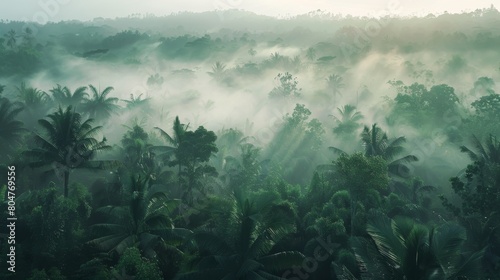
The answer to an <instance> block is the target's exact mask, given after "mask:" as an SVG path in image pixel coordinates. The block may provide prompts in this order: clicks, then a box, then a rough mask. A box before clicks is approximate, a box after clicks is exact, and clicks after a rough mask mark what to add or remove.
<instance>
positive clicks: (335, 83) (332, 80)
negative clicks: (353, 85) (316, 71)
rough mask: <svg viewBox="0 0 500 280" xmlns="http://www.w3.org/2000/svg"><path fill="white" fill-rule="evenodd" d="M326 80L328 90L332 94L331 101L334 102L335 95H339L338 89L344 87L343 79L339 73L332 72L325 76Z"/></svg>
mask: <svg viewBox="0 0 500 280" xmlns="http://www.w3.org/2000/svg"><path fill="white" fill-rule="evenodd" d="M326 82H327V85H328V87H329V88H330V90H331V91H332V95H333V103H334V104H335V101H336V99H337V96H339V95H341V94H340V90H341V89H343V88H344V86H345V85H344V82H343V79H342V77H341V76H340V75H337V74H332V75H330V76H328V78H326Z"/></svg>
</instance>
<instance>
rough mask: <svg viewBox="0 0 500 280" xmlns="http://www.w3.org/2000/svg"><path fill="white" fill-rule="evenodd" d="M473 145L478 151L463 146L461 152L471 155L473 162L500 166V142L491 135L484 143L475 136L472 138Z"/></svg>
mask: <svg viewBox="0 0 500 280" xmlns="http://www.w3.org/2000/svg"><path fill="white" fill-rule="evenodd" d="M472 144H473V145H474V148H475V149H476V151H473V150H471V149H469V148H467V147H466V146H461V147H460V150H461V151H462V152H464V153H467V155H469V157H470V159H471V160H472V161H475V162H476V161H477V162H480V163H483V164H500V141H499V140H497V138H496V137H495V136H493V135H491V134H490V136H489V137H488V138H487V139H486V141H485V142H484V145H483V144H482V143H481V141H480V140H479V139H478V138H477V137H476V136H475V135H473V136H472Z"/></svg>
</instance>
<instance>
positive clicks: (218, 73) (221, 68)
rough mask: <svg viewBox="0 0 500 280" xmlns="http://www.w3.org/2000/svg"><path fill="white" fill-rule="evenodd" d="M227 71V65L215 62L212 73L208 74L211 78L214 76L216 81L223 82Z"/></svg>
mask: <svg viewBox="0 0 500 280" xmlns="http://www.w3.org/2000/svg"><path fill="white" fill-rule="evenodd" d="M225 71H226V65H225V64H224V63H222V62H220V61H217V62H215V64H214V65H213V66H212V72H208V74H209V75H210V76H212V77H213V78H214V79H215V80H217V81H221V80H222V78H223V77H224V74H225Z"/></svg>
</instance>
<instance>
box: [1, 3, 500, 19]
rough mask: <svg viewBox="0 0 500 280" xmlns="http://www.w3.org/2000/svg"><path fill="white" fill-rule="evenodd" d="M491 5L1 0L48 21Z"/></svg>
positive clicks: (7, 12)
mask: <svg viewBox="0 0 500 280" xmlns="http://www.w3.org/2000/svg"><path fill="white" fill-rule="evenodd" d="M491 5H494V6H495V7H496V8H500V0H474V1H472V0H467V1H464V0H419V1H416V0H350V1H343V0H342V1H341V0H196V1H194V0H85V1H83V0H17V1H14V0H0V19H4V20H30V21H36V22H39V23H43V22H45V21H47V20H49V21H60V20H70V19H78V20H91V19H93V18H96V17H105V18H115V17H125V16H128V15H131V14H134V13H141V14H155V15H157V16H162V15H168V14H170V13H172V12H178V11H194V12H201V11H210V10H216V9H218V10H223V9H243V10H248V11H252V12H255V13H258V14H264V15H272V16H281V17H283V16H289V15H296V14H303V13H307V12H310V11H314V10H318V9H321V10H324V11H327V12H333V13H335V14H337V13H341V14H351V15H381V14H393V15H395V14H398V15H426V14H428V13H434V14H440V13H442V12H444V11H448V12H450V13H454V12H461V11H472V10H476V9H478V8H487V7H490V6H491Z"/></svg>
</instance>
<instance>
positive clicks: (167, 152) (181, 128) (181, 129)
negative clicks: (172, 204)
mask: <svg viewBox="0 0 500 280" xmlns="http://www.w3.org/2000/svg"><path fill="white" fill-rule="evenodd" d="M188 127H189V124H188V125H185V124H181V122H180V120H179V117H178V116H176V117H175V120H174V125H173V132H174V133H173V134H172V136H170V134H168V133H167V132H165V131H164V130H163V129H161V128H159V127H155V129H157V130H158V131H159V132H160V135H161V136H162V137H163V139H165V141H166V142H167V143H168V144H169V145H170V146H155V147H153V149H155V150H158V151H159V152H160V153H162V154H163V155H160V156H162V157H163V159H164V160H166V161H168V160H169V159H170V157H171V156H172V155H173V156H175V157H176V165H178V167H179V173H178V178H179V191H180V190H181V189H182V186H181V185H182V179H181V171H182V164H181V160H180V158H178V156H179V155H178V152H177V151H178V148H179V145H180V144H181V142H182V139H183V137H184V134H185V133H186V131H187V130H188ZM170 164H172V162H169V165H170Z"/></svg>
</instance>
